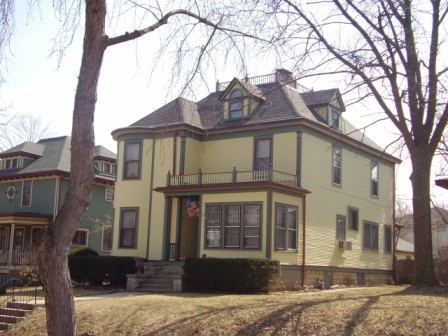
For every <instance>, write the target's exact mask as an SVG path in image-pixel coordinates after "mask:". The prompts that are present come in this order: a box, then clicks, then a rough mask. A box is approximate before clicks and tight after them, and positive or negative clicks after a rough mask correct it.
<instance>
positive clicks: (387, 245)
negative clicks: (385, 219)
mask: <svg viewBox="0 0 448 336" xmlns="http://www.w3.org/2000/svg"><path fill="white" fill-rule="evenodd" d="M384 252H386V253H392V226H390V225H384Z"/></svg>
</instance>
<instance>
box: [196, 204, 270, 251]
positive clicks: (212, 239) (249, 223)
mask: <svg viewBox="0 0 448 336" xmlns="http://www.w3.org/2000/svg"><path fill="white" fill-rule="evenodd" d="M260 227H261V205H260V204H247V203H232V204H208V205H206V227H205V230H206V232H205V236H206V238H205V247H207V248H237V249H238V248H244V249H253V248H260Z"/></svg>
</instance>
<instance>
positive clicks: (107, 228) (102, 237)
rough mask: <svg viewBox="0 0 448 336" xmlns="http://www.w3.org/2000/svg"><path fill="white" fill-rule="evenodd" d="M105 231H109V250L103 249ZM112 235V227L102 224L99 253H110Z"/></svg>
mask: <svg viewBox="0 0 448 336" xmlns="http://www.w3.org/2000/svg"><path fill="white" fill-rule="evenodd" d="M106 230H110V249H106V248H104V231H106ZM113 233H114V230H113V227H112V225H110V224H104V225H103V226H102V228H101V251H102V252H110V251H112V246H113V239H114V237H113Z"/></svg>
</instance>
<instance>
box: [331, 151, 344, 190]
mask: <svg viewBox="0 0 448 336" xmlns="http://www.w3.org/2000/svg"><path fill="white" fill-rule="evenodd" d="M341 155H342V149H341V148H340V147H333V183H334V184H337V185H341V164H342V157H341Z"/></svg>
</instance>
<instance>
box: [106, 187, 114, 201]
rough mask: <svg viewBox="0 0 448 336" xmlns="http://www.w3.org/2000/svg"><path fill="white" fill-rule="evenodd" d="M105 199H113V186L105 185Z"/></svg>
mask: <svg viewBox="0 0 448 336" xmlns="http://www.w3.org/2000/svg"><path fill="white" fill-rule="evenodd" d="M104 197H105V200H106V201H108V202H113V200H114V188H112V187H106V194H105V196H104Z"/></svg>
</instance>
